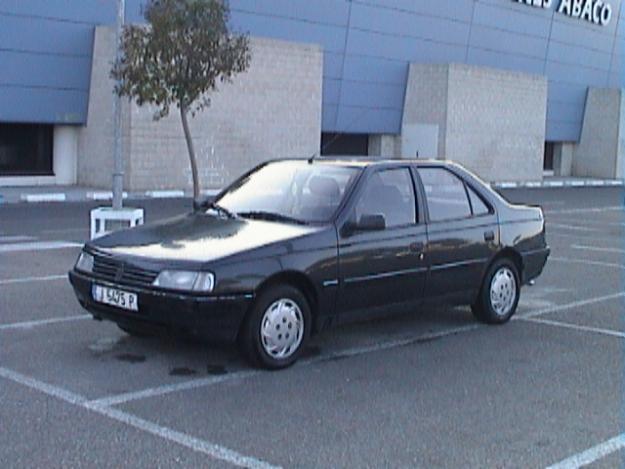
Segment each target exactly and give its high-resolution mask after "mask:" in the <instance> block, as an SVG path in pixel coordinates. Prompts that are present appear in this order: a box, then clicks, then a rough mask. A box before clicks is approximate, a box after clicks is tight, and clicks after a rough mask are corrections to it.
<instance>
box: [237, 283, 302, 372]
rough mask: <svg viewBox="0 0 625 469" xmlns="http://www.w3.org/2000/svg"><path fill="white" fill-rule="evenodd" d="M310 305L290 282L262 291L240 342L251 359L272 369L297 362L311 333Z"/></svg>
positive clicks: (249, 316)
mask: <svg viewBox="0 0 625 469" xmlns="http://www.w3.org/2000/svg"><path fill="white" fill-rule="evenodd" d="M311 324H312V322H311V313H310V306H309V304H308V301H307V300H306V297H305V296H304V295H303V294H302V292H301V291H299V290H298V289H297V288H294V287H292V286H290V285H277V286H273V287H270V288H269V289H267V290H265V291H264V292H262V293H261V294H260V295H259V296H258V298H257V299H256V301H255V302H254V305H253V306H252V308H251V310H250V312H249V314H248V316H247V318H246V320H245V321H244V323H243V326H242V328H241V331H240V334H239V338H238V342H239V347H240V348H241V351H242V352H243V354H244V355H245V357H246V358H247V359H248V361H249V362H250V363H251V364H252V365H253V366H256V367H262V368H266V369H270V370H277V369H281V368H286V367H288V366H291V365H292V364H293V363H295V362H296V361H297V359H298V357H299V356H300V354H301V351H302V349H303V347H304V345H305V344H306V341H307V340H308V337H309V336H310V327H311Z"/></svg>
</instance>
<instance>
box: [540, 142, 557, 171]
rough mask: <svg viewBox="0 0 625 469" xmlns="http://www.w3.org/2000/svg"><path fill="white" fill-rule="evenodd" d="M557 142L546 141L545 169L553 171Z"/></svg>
mask: <svg viewBox="0 0 625 469" xmlns="http://www.w3.org/2000/svg"><path fill="white" fill-rule="evenodd" d="M554 149H555V144H554V143H553V142H545V158H544V160H543V169H544V170H545V171H553V153H554Z"/></svg>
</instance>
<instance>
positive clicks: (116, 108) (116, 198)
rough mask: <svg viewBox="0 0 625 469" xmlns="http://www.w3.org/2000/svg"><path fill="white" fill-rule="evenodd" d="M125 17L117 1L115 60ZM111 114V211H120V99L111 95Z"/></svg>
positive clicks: (120, 1) (121, 0)
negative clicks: (112, 140)
mask: <svg viewBox="0 0 625 469" xmlns="http://www.w3.org/2000/svg"><path fill="white" fill-rule="evenodd" d="M125 16H126V0H117V30H116V34H115V45H116V48H117V50H116V54H117V59H118V60H119V59H120V58H121V51H120V45H121V40H122V31H123V28H124V22H125ZM113 100H114V101H113V113H114V123H113V125H114V136H113V138H114V143H113V146H114V149H113V152H114V158H115V163H114V169H113V209H115V210H120V209H121V208H122V203H123V191H124V187H123V186H124V160H123V155H122V103H121V97H120V96H117V94H116V93H114V94H113Z"/></svg>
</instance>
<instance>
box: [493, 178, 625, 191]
mask: <svg viewBox="0 0 625 469" xmlns="http://www.w3.org/2000/svg"><path fill="white" fill-rule="evenodd" d="M623 186H625V181H623V180H622V179H583V180H578V179H572V180H563V181H561V180H560V181H519V182H493V183H491V187H493V188H495V189H561V188H564V187H623Z"/></svg>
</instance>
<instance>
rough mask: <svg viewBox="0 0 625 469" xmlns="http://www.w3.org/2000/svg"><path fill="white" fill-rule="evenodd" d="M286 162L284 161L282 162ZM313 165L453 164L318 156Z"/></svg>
mask: <svg viewBox="0 0 625 469" xmlns="http://www.w3.org/2000/svg"><path fill="white" fill-rule="evenodd" d="M282 161H284V160H282ZM287 161H306V160H305V159H304V160H302V159H301V158H289V159H288V160H287ZM308 161H309V162H312V163H323V164H333V165H337V166H351V167H360V168H365V167H369V166H393V165H405V164H406V163H409V164H415V165H423V166H429V165H439V166H441V165H448V164H450V163H451V162H450V161H447V160H433V159H414V158H386V157H380V156H352V155H345V156H341V155H336V156H335V155H332V156H316V157H315V158H314V159H313V160H312V161H311V159H308Z"/></svg>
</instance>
